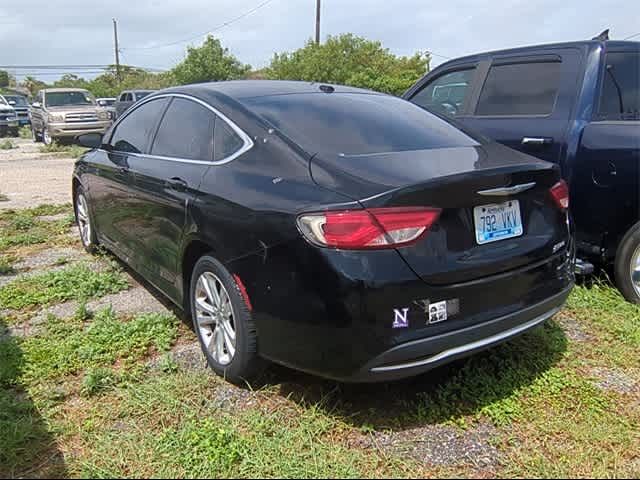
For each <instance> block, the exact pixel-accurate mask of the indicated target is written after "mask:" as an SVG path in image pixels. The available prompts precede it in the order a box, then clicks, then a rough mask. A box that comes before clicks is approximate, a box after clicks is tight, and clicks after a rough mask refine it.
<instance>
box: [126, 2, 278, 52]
mask: <svg viewBox="0 0 640 480" xmlns="http://www.w3.org/2000/svg"><path fill="white" fill-rule="evenodd" d="M272 1H273V0H266V1H264V2H262V3H261V4H260V5H258V6H257V7H254V8H252V9H251V10H249V11H248V12H245V13H243V14H242V15H238V16H237V17H235V18H232V19H231V20H229V21H227V22H224V23H221V24H220V25H218V26H216V27H214V28H212V29H211V30H207V31H206V32H202V33H199V34H198V35H194V36H193V37H189V38H185V39H182V40H176V41H175V42H171V43H165V44H160V45H154V46H151V47H126V48H123V50H151V49H156V48H165V47H171V46H173V45H178V44H180V43H185V42H190V41H191V40H195V39H196V38H200V37H203V36H205V35H207V34H210V33H213V32H215V31H217V30H220V29H221V28H224V27H226V26H229V25H231V24H232V23H235V22H237V21H238V20H241V19H243V18H244V17H246V16H248V15H251V14H252V13H254V12H256V11H258V10H260V9H261V8H262V7H264V6H266V5H267V4H269V3H271V2H272Z"/></svg>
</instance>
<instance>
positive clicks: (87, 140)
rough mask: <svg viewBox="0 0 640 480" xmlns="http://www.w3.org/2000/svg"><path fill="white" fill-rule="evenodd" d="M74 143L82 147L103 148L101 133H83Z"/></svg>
mask: <svg viewBox="0 0 640 480" xmlns="http://www.w3.org/2000/svg"><path fill="white" fill-rule="evenodd" d="M74 142H75V143H76V144H78V145H80V146H81V147H87V148H100V147H101V146H102V134H100V133H83V134H82V135H78V136H77V137H76V138H75V139H74Z"/></svg>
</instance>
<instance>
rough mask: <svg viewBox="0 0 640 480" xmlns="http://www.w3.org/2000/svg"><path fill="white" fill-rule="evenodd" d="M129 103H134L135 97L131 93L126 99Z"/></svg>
mask: <svg viewBox="0 0 640 480" xmlns="http://www.w3.org/2000/svg"><path fill="white" fill-rule="evenodd" d="M126 101H127V102H133V95H132V94H130V93H127V98H126Z"/></svg>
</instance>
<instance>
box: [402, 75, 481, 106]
mask: <svg viewBox="0 0 640 480" xmlns="http://www.w3.org/2000/svg"><path fill="white" fill-rule="evenodd" d="M474 73H475V68H467V69H465V70H457V71H455V72H449V73H445V74H444V75H441V76H439V77H438V78H436V79H435V80H433V81H431V82H430V83H428V84H427V85H426V86H425V87H424V88H422V89H421V90H420V91H418V92H417V93H416V94H415V95H414V96H413V97H411V102H413V103H415V104H416V105H419V106H421V107H424V108H428V109H430V110H433V111H436V112H439V113H442V114H444V115H448V116H451V117H455V116H457V115H461V114H462V113H463V107H464V104H465V101H466V100H467V98H468V96H469V94H470V92H471V82H472V80H473V75H474Z"/></svg>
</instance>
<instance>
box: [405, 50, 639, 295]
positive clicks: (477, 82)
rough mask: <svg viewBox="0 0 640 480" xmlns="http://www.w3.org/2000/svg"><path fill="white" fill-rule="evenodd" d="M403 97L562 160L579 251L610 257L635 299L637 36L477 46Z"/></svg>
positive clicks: (597, 259)
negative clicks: (511, 46)
mask: <svg viewBox="0 0 640 480" xmlns="http://www.w3.org/2000/svg"><path fill="white" fill-rule="evenodd" d="M404 98H406V99H408V100H410V101H411V102H413V103H416V104H417V105H420V106H422V107H425V108H427V109H429V110H432V111H435V112H438V113H440V114H442V115H446V116H449V117H452V118H455V119H456V121H457V122H459V123H460V124H462V125H466V126H468V127H469V128H472V129H474V130H476V131H478V132H481V133H484V134H485V135H487V136H489V137H490V138H493V139H495V140H497V141H499V142H501V143H503V144H504V145H507V146H509V147H512V148H515V149H517V150H520V151H522V152H526V153H529V154H531V155H535V156H537V157H539V158H541V159H543V160H548V161H550V162H553V163H556V164H558V165H560V167H561V170H562V175H563V177H564V178H565V179H566V181H567V183H568V184H569V190H570V192H571V214H572V218H573V222H574V224H575V230H576V237H577V248H578V254H579V256H580V257H582V258H584V259H586V260H588V261H590V262H594V263H597V264H600V265H604V266H606V265H613V267H614V269H615V277H616V281H617V284H618V287H619V288H620V290H621V292H622V293H623V294H624V296H625V298H627V300H629V301H631V302H634V303H640V223H639V222H638V220H639V219H640V216H639V214H640V210H639V200H640V199H639V194H640V189H639V184H640V43H638V42H630V41H626V42H625V41H601V40H593V41H582V42H572V43H561V44H554V45H542V46H532V47H525V48H516V49H511V50H502V51H496V52H489V53H481V54H477V55H472V56H469V57H464V58H459V59H455V60H452V61H449V62H447V63H445V64H443V65H440V66H439V67H438V68H436V69H434V70H433V71H431V72H429V74H427V75H426V76H425V77H424V78H423V79H421V80H420V81H419V82H417V83H416V84H415V85H414V86H413V87H411V88H410V89H409V90H408V91H407V92H406V93H405V95H404Z"/></svg>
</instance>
